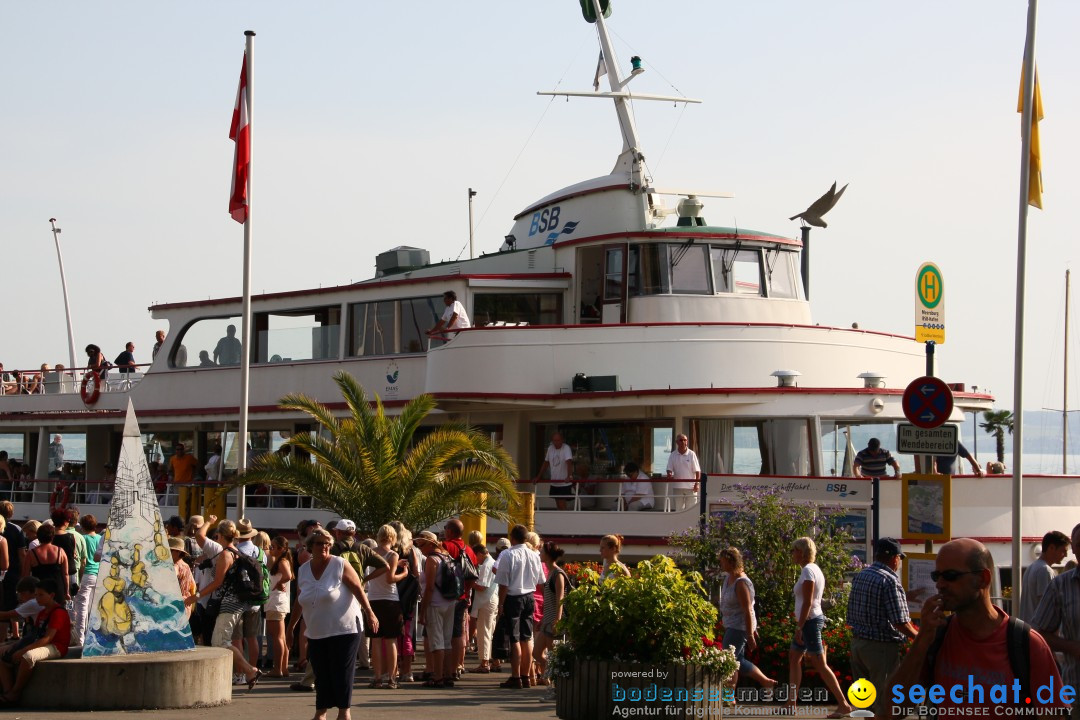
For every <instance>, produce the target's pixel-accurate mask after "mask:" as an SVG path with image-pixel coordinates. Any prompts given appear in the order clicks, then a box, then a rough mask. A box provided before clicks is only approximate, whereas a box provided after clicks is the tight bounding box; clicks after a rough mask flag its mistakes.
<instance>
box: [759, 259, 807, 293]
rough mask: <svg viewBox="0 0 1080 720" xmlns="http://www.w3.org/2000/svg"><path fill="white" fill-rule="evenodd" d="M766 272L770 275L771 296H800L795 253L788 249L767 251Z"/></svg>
mask: <svg viewBox="0 0 1080 720" xmlns="http://www.w3.org/2000/svg"><path fill="white" fill-rule="evenodd" d="M765 272H766V274H767V275H768V276H769V297H774V298H791V299H796V298H798V297H799V289H798V288H799V286H798V284H797V283H798V280H797V278H798V274H797V270H796V268H795V253H793V252H788V251H786V250H769V251H767V252H766V253H765Z"/></svg>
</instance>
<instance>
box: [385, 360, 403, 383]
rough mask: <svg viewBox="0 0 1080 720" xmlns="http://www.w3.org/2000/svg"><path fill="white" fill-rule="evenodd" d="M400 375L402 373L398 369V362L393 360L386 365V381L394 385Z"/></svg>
mask: <svg viewBox="0 0 1080 720" xmlns="http://www.w3.org/2000/svg"><path fill="white" fill-rule="evenodd" d="M398 375H400V371H399V370H398V366H397V363H396V362H391V363H390V364H389V365H387V366H386V382H388V383H390V384H391V385H393V384H394V383H396V382H397V379H398Z"/></svg>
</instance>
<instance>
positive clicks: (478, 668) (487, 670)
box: [469, 665, 491, 675]
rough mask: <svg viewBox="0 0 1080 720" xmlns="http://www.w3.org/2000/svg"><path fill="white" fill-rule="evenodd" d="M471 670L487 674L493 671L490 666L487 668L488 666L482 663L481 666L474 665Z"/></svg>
mask: <svg viewBox="0 0 1080 720" xmlns="http://www.w3.org/2000/svg"><path fill="white" fill-rule="evenodd" d="M469 672H471V673H483V674H485V675H487V674H488V673H490V672H491V669H490V668H486V667H484V666H483V665H481V666H480V667H474V668H473V669H472V670H470V671H469Z"/></svg>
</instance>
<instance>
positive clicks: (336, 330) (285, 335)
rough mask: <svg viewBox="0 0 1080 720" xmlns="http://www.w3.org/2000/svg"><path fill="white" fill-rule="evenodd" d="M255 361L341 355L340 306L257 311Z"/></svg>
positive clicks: (296, 359) (255, 317)
mask: <svg viewBox="0 0 1080 720" xmlns="http://www.w3.org/2000/svg"><path fill="white" fill-rule="evenodd" d="M254 320H255V338H256V340H255V349H256V359H255V362H260V363H266V362H271V363H276V362H297V361H300V360H330V359H337V357H338V343H339V342H340V338H341V307H340V306H339V305H328V306H325V307H316V308H304V309H301V310H275V311H272V312H261V313H255V316H254Z"/></svg>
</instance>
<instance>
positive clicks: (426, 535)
mask: <svg viewBox="0 0 1080 720" xmlns="http://www.w3.org/2000/svg"><path fill="white" fill-rule="evenodd" d="M418 540H423V541H424V542H429V543H431V544H432V545H438V544H439V538H438V536H436V535H435V533H433V532H431V531H430V530H421V531H420V532H418V533H416V537H414V538H413V543H414V544H415V543H416V542H417V541H418Z"/></svg>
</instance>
